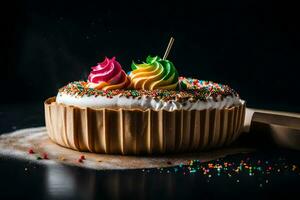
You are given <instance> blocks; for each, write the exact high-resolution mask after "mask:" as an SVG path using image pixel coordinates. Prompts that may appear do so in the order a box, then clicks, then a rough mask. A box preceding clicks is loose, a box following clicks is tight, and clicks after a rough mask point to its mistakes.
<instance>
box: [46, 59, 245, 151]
mask: <svg viewBox="0 0 300 200" xmlns="http://www.w3.org/2000/svg"><path fill="white" fill-rule="evenodd" d="M131 68H132V71H130V72H129V73H127V74H126V73H125V71H124V70H123V69H122V67H121V65H120V63H119V62H118V61H116V59H115V58H112V59H109V58H105V60H104V61H103V62H101V63H98V64H97V65H96V66H94V67H92V71H91V73H90V75H89V77H88V80H87V81H74V82H71V83H69V84H67V85H66V86H64V87H62V88H60V89H59V91H58V94H57V96H56V97H51V98H49V99H47V100H46V101H45V119H46V127H47V130H48V134H49V137H50V138H51V139H52V140H53V141H54V142H56V143H57V144H59V145H62V146H64V147H68V148H72V149H75V150H79V151H90V152H97V153H109V154H163V153H175V152H190V151H199V150H204V149H209V148H214V147H221V146H224V145H228V144H230V143H232V142H233V141H234V140H235V139H236V138H237V137H238V135H239V133H240V130H241V127H242V125H243V122H244V116H245V102H244V101H243V100H241V99H240V97H239V95H238V93H237V92H235V91H234V90H233V89H231V88H230V87H229V86H228V85H222V84H218V83H214V82H212V81H202V80H198V79H194V78H185V77H179V75H178V72H177V70H176V68H175V67H174V65H173V63H172V62H171V61H169V60H163V59H161V58H159V57H158V56H156V57H151V56H148V57H147V59H146V61H145V62H144V63H141V64H137V63H135V62H133V63H132V66H131Z"/></svg>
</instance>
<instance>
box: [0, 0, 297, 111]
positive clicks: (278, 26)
mask: <svg viewBox="0 0 300 200" xmlns="http://www.w3.org/2000/svg"><path fill="white" fill-rule="evenodd" d="M196 2H197V1H196ZM196 2H194V3H192V2H188V1H178V2H176V1H169V2H167V1H160V2H159V1H156V2H155V1H144V2H143V1H136V2H130V3H129V2H127V1H123V2H114V1H108V0H106V1H95V2H92V1H78V2H76V3H75V2H73V1H57V2H55V1H40V0H37V1H13V2H11V3H9V4H8V3H1V12H0V17H1V18H0V20H1V35H0V40H1V41H0V42H1V49H2V53H1V55H0V66H1V79H0V82H1V98H0V99H1V100H0V101H1V103H20V102H32V101H35V102H42V100H44V99H45V98H47V97H49V96H53V95H55V94H56V92H57V89H58V88H59V87H61V86H63V85H64V84H66V83H67V82H69V81H72V80H79V79H86V78H87V75H88V73H89V70H90V67H91V66H93V65H95V64H96V63H97V62H98V61H101V60H102V59H103V58H104V56H109V57H112V56H116V57H117V59H118V61H119V62H120V63H121V64H122V65H123V67H124V68H125V70H126V71H128V70H129V67H130V63H131V62H132V60H133V59H134V60H144V59H145V57H146V56H147V55H148V54H151V55H161V56H162V55H163V53H164V50H165V47H166V45H167V43H168V40H169V37H170V36H174V37H175V44H174V46H173V49H172V51H171V53H170V55H169V59H170V60H172V61H173V62H174V64H175V66H176V67H177V69H178V71H179V73H180V75H183V76H192V77H197V78H199V79H205V80H213V81H216V82H221V83H226V84H229V85H231V86H232V87H233V88H235V89H236V90H237V91H238V92H239V93H240V95H241V96H242V98H243V99H245V100H247V103H248V105H249V106H255V107H259V108H272V109H277V110H289V111H297V112H300V106H299V100H298V99H297V98H296V97H297V96H298V92H299V83H298V79H299V74H298V73H297V68H299V64H300V61H299V48H298V45H299V32H298V31H297V29H298V26H299V22H298V17H299V14H298V12H299V11H298V7H297V6H296V5H293V4H289V3H287V2H286V1H284V2H283V1H281V2H279V3H276V2H274V1H273V2H272V1H253V0H251V1H250V0H246V1H200V2H198V3H196Z"/></svg>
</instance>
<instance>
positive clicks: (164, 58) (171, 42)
mask: <svg viewBox="0 0 300 200" xmlns="http://www.w3.org/2000/svg"><path fill="white" fill-rule="evenodd" d="M173 43H174V38H173V37H171V38H170V41H169V44H168V47H167V49H166V52H165V55H164V57H163V60H166V58H167V57H168V55H169V53H170V50H171V48H172V45H173Z"/></svg>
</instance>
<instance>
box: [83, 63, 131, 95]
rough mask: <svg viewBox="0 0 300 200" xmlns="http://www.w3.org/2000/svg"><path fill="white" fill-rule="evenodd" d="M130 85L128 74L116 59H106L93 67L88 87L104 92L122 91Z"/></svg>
mask: <svg viewBox="0 0 300 200" xmlns="http://www.w3.org/2000/svg"><path fill="white" fill-rule="evenodd" d="M129 83H130V81H129V79H128V77H127V75H126V73H125V72H124V70H123V69H122V67H121V65H120V63H119V62H118V61H116V58H115V57H113V58H112V59H109V58H107V57H105V59H104V61H103V62H101V63H98V65H96V66H94V67H92V71H91V73H90V75H89V77H88V87H91V88H96V89H102V90H112V89H122V88H125V87H127V86H128V85H129Z"/></svg>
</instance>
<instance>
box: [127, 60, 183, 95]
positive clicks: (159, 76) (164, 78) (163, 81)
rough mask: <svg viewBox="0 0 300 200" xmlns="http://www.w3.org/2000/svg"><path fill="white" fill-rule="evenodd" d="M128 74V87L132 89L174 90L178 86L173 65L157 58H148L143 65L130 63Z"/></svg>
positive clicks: (176, 73)
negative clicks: (129, 82)
mask: <svg viewBox="0 0 300 200" xmlns="http://www.w3.org/2000/svg"><path fill="white" fill-rule="evenodd" d="M131 69H132V71H131V72H129V78H130V80H131V84H130V87H131V88H134V89H143V90H154V89H166V90H175V89H176V87H177V85H178V72H177V70H176V68H175V67H174V65H173V63H172V62H171V61H169V60H163V59H161V58H160V57H158V56H155V57H151V56H148V57H147V59H146V62H145V63H142V64H136V63H134V62H133V63H132V65H131Z"/></svg>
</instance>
